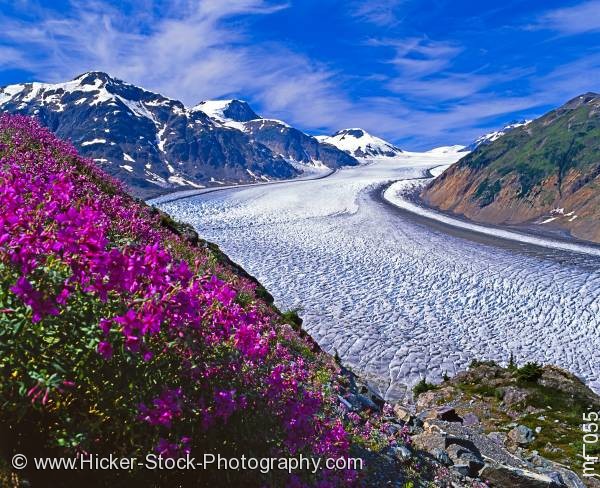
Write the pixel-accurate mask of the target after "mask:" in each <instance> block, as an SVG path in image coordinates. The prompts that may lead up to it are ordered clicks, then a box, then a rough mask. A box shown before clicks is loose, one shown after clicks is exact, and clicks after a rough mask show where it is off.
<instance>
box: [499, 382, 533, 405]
mask: <svg viewBox="0 0 600 488" xmlns="http://www.w3.org/2000/svg"><path fill="white" fill-rule="evenodd" d="M500 391H501V392H502V401H503V402H504V405H506V406H508V407H512V406H514V405H518V404H520V403H524V402H525V401H526V400H527V398H528V397H529V393H527V391H526V390H523V389H521V388H516V387H514V386H507V387H506V388H501V389H500Z"/></svg>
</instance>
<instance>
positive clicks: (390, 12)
mask: <svg viewBox="0 0 600 488" xmlns="http://www.w3.org/2000/svg"><path fill="white" fill-rule="evenodd" d="M404 1H405V0H375V1H373V0H358V1H355V2H353V3H351V4H350V9H351V12H352V16H353V17H355V18H357V19H359V20H364V21H366V22H370V23H372V24H376V25H379V26H392V25H395V24H397V23H398V22H400V19H399V17H398V15H397V10H398V7H399V6H400V5H401V4H402V3H404Z"/></svg>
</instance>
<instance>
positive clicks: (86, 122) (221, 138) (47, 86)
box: [0, 72, 358, 197]
mask: <svg viewBox="0 0 600 488" xmlns="http://www.w3.org/2000/svg"><path fill="white" fill-rule="evenodd" d="M0 111H1V112H9V113H20V114H25V115H33V116H36V117H38V118H39V119H40V121H41V122H42V123H43V124H44V125H46V126H47V127H49V128H50V129H51V130H52V131H53V132H55V133H56V134H57V135H58V136H59V137H61V138H64V139H70V140H71V141H72V142H73V144H74V145H75V146H76V147H77V149H78V150H79V151H80V153H81V154H82V155H84V156H87V157H89V158H91V159H93V160H94V161H96V163H97V164H99V165H100V166H102V168H103V169H104V170H105V171H107V172H108V173H109V174H112V175H113V176H115V177H117V178H118V179H121V180H122V181H124V182H125V183H126V184H127V185H129V187H130V188H131V190H132V192H133V193H134V194H136V195H138V196H142V197H150V196H154V195H156V194H157V193H164V192H166V191H170V190H174V189H185V188H186V187H187V188H198V187H201V186H209V185H214V184H216V182H221V183H227V184H236V183H248V182H255V181H265V179H282V178H291V177H294V176H297V175H299V174H301V173H302V172H303V170H302V167H303V165H305V166H306V165H310V166H311V167H312V166H318V165H323V164H324V165H326V166H329V167H332V168H335V167H338V166H341V165H355V164H358V162H357V161H356V160H355V159H354V158H351V157H350V156H348V155H346V154H345V153H343V152H342V151H339V150H338V149H337V148H333V147H331V146H329V145H326V144H321V143H319V141H317V140H316V139H314V138H312V137H310V136H307V135H305V134H302V133H301V132H300V131H297V130H296V129H293V128H291V127H290V126H288V125H287V124H285V123H283V122H281V121H273V120H271V119H262V118H260V117H259V116H258V115H257V114H256V113H255V112H254V111H253V110H252V109H251V108H250V106H249V105H248V104H247V103H246V102H243V101H241V100H213V101H206V102H201V103H200V104H198V105H196V106H195V107H193V108H191V109H190V108H187V107H185V106H184V105H183V104H182V103H181V102H179V101H177V100H172V99H169V98H167V97H164V96H162V95H160V94H157V93H153V92H150V91H148V90H144V89H142V88H139V87H136V86H134V85H131V84H129V83H125V82H123V81H121V80H118V79H115V78H112V77H110V76H109V75H108V74H106V73H102V72H89V73H84V74H82V75H80V76H78V77H76V78H75V79H73V80H71V81H68V82H65V83H54V84H51V83H37V82H36V83H22V84H17V85H10V86H6V87H0ZM254 121H256V122H257V124H254V123H253V122H254ZM246 124H251V125H250V126H248V127H247V126H246ZM273 127H276V130H273Z"/></svg>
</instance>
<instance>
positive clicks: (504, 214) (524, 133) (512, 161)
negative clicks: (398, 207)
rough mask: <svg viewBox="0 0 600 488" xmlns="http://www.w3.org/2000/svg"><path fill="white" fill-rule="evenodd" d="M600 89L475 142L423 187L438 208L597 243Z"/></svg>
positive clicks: (599, 232) (599, 227) (426, 198)
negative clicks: (492, 137) (489, 139)
mask: <svg viewBox="0 0 600 488" xmlns="http://www.w3.org/2000/svg"><path fill="white" fill-rule="evenodd" d="M599 141H600V95H598V94H595V93H591V92H590V93H586V94H583V95H580V96H578V97H575V98H573V99H571V100H569V101H568V102H566V103H565V104H564V105H562V106H561V107H558V108H556V109H555V110H552V111H550V112H548V113H547V114H545V115H543V116H541V117H539V118H538V119H536V120H534V121H532V122H530V123H529V124H527V125H522V126H520V127H517V128H515V129H512V130H510V131H509V132H507V133H506V134H504V135H503V136H502V137H499V138H497V139H496V140H494V141H492V142H490V143H489V144H485V145H482V146H479V147H478V148H477V149H476V150H475V151H473V152H471V153H470V154H468V155H467V156H465V157H464V158H462V159H461V160H460V161H459V162H458V163H456V164H455V165H454V166H452V167H450V168H449V169H448V170H446V171H445V172H444V173H443V174H442V175H441V176H440V177H438V178H437V179H436V180H435V181H433V182H432V183H431V184H430V185H428V186H427V187H426V188H425V189H424V190H423V192H422V193H421V197H422V198H423V200H424V201H425V202H426V203H427V204H429V205H431V206H433V207H435V208H438V209H441V210H444V211H449V212H452V213H455V214H459V215H463V216H465V217H467V218H469V219H471V220H474V221H477V222H483V223H490V224H508V225H526V226H529V227H533V228H534V229H536V230H540V231H542V232H555V233H561V234H562V235H565V234H567V235H570V236H572V237H576V238H578V239H583V240H588V241H592V242H600V224H599V222H600V220H599V218H600V157H599V156H598V155H599V154H600V142H599Z"/></svg>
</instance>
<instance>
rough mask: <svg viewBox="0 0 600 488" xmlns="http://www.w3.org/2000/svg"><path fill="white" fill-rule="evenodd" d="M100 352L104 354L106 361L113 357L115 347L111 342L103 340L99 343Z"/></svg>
mask: <svg viewBox="0 0 600 488" xmlns="http://www.w3.org/2000/svg"><path fill="white" fill-rule="evenodd" d="M98 354H100V356H102V357H103V358H104V359H105V360H106V361H108V360H109V359H110V358H112V355H113V348H112V345H111V343H110V342H105V341H102V342H100V344H98Z"/></svg>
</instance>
